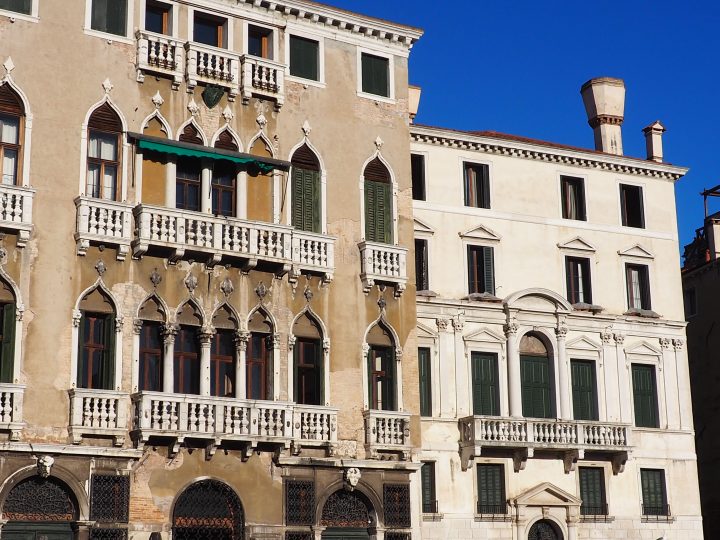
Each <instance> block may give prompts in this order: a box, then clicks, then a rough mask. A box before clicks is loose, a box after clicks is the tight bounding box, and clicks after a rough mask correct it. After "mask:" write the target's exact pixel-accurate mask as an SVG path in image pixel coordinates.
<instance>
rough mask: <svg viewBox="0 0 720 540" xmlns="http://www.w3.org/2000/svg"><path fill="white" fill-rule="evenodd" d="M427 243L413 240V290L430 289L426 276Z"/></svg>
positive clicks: (427, 276)
mask: <svg viewBox="0 0 720 540" xmlns="http://www.w3.org/2000/svg"><path fill="white" fill-rule="evenodd" d="M428 262H429V261H428V241H427V240H415V290H417V291H427V290H429V289H430V284H429V275H428Z"/></svg>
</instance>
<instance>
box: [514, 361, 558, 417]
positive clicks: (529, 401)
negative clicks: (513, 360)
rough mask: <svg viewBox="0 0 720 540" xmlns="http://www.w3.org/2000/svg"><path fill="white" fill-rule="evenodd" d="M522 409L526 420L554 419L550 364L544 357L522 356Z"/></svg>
mask: <svg viewBox="0 0 720 540" xmlns="http://www.w3.org/2000/svg"><path fill="white" fill-rule="evenodd" d="M520 377H521V379H522V407H523V416H524V417H526V418H553V417H554V416H555V410H554V409H555V407H554V402H553V396H552V388H551V384H550V382H551V379H550V362H549V360H548V358H547V357H543V356H521V357H520Z"/></svg>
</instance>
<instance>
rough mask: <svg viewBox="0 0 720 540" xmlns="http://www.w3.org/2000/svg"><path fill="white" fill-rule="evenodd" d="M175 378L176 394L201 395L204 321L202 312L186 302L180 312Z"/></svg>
mask: <svg viewBox="0 0 720 540" xmlns="http://www.w3.org/2000/svg"><path fill="white" fill-rule="evenodd" d="M177 322H178V324H179V328H178V332H177V336H175V349H174V365H173V376H174V378H175V380H174V388H175V393H176V394H195V395H199V394H200V337H199V335H198V334H199V331H200V328H201V326H202V323H203V320H202V315H201V314H200V311H199V310H198V309H197V307H196V306H195V305H194V304H193V303H191V302H186V303H185V304H184V305H183V307H182V309H181V310H180V311H179V312H178V315H177Z"/></svg>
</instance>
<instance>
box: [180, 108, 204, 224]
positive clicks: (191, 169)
mask: <svg viewBox="0 0 720 540" xmlns="http://www.w3.org/2000/svg"><path fill="white" fill-rule="evenodd" d="M179 139H180V142H184V143H189V144H198V145H203V144H204V140H203V138H202V135H201V134H200V132H199V131H198V129H197V128H196V127H195V125H194V124H193V123H192V122H190V123H188V124H187V125H186V126H185V127H184V128H183V131H182V133H180V137H179ZM175 177H176V180H175V208H179V209H182V210H191V211H193V212H199V211H200V197H201V193H200V191H201V186H202V162H201V160H200V159H199V158H195V157H188V156H182V157H179V158H178V159H177V167H176V169H175Z"/></svg>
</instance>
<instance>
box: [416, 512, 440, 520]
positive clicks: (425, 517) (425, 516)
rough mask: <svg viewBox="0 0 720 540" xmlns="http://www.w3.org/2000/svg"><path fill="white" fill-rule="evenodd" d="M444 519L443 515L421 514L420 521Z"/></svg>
mask: <svg viewBox="0 0 720 540" xmlns="http://www.w3.org/2000/svg"><path fill="white" fill-rule="evenodd" d="M444 517H445V515H444V514H439V513H438V514H423V515H422V520H423V521H442V519H443V518H444Z"/></svg>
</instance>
